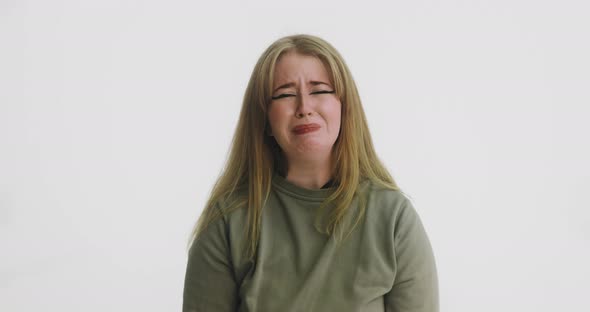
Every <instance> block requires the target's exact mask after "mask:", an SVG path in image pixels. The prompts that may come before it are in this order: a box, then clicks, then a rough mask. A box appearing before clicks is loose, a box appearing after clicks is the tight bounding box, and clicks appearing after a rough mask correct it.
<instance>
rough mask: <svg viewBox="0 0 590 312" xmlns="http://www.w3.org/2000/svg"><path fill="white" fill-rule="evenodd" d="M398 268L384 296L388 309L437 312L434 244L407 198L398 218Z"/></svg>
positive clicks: (392, 311)
mask: <svg viewBox="0 0 590 312" xmlns="http://www.w3.org/2000/svg"><path fill="white" fill-rule="evenodd" d="M393 232H394V233H393V235H394V250H395V260H396V263H397V271H396V276H395V280H394V283H393V287H392V289H391V291H390V292H389V293H387V294H386V295H385V297H384V299H385V311H387V312H438V311H439V297H438V277H437V269H436V265H435V261H434V254H433V251H432V246H431V244H430V241H429V239H428V236H427V234H426V231H425V230H424V226H423V225H422V222H421V220H420V217H419V216H418V213H417V212H416V210H415V209H414V207H413V206H412V204H411V202H410V201H409V200H408V199H406V200H405V202H404V203H403V204H402V206H401V209H400V211H399V212H398V215H397V217H396V220H395V227H394V230H393Z"/></svg>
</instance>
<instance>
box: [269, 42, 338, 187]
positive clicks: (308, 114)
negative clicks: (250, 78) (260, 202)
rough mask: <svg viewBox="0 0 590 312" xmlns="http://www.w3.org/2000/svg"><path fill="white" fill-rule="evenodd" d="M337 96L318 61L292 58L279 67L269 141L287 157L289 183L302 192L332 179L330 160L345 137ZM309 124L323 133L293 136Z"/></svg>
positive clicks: (296, 55) (289, 55) (290, 55)
mask: <svg viewBox="0 0 590 312" xmlns="http://www.w3.org/2000/svg"><path fill="white" fill-rule="evenodd" d="M320 82H321V83H320ZM286 84H290V85H287V86H285V85H286ZM333 91H334V87H333V84H332V82H331V81H330V75H329V74H328V71H327V69H326V68H325V66H324V65H323V63H322V62H321V61H320V60H319V59H318V58H316V57H314V56H308V55H302V54H299V53H296V52H287V53H286V54H284V55H282V56H281V58H280V59H279V61H278V62H277V64H276V66H275V72H274V81H273V94H272V97H273V99H272V100H271V103H270V105H269V110H268V119H269V123H270V132H271V133H270V134H269V135H271V136H274V138H275V140H276V141H277V143H278V144H279V146H280V147H281V149H282V150H283V152H284V154H285V155H286V158H287V176H286V177H285V178H286V179H287V181H290V182H291V183H293V184H295V185H297V186H300V187H303V188H307V189H319V188H321V187H322V186H323V185H324V184H326V183H327V182H328V181H329V180H330V179H331V177H332V172H330V168H332V167H331V165H332V164H331V157H330V155H331V153H332V147H333V146H334V142H335V141H336V139H337V138H338V135H339V133H340V121H341V120H340V118H341V109H342V104H341V103H340V100H339V99H338V97H337V96H336V94H335V93H334V92H333ZM328 92H331V93H328ZM309 123H315V124H317V125H319V129H318V130H317V131H313V132H307V133H305V134H297V133H296V132H294V131H293V129H294V127H295V126H298V125H302V124H309Z"/></svg>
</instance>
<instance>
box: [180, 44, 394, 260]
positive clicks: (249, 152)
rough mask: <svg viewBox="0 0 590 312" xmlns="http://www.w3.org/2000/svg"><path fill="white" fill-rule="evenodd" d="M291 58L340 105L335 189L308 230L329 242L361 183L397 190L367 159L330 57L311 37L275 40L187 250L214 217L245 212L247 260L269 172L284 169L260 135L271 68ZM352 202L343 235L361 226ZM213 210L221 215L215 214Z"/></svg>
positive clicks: (355, 102) (349, 84) (344, 80)
mask: <svg viewBox="0 0 590 312" xmlns="http://www.w3.org/2000/svg"><path fill="white" fill-rule="evenodd" d="M291 51H294V52H297V53H299V54H303V55H311V56H315V57H317V58H318V59H319V60H320V61H321V62H322V63H323V64H324V66H325V67H326V69H327V70H328V73H329V75H330V76H331V79H332V83H333V85H334V89H335V93H336V95H337V96H338V97H339V99H340V102H341V103H342V106H341V107H342V112H341V119H342V121H341V129H340V134H339V137H338V138H337V140H336V142H335V143H334V147H333V149H332V157H333V161H332V163H333V164H334V166H333V168H332V169H333V170H332V172H333V177H332V179H333V181H334V182H335V184H336V185H337V187H335V190H334V192H333V193H331V195H330V196H329V197H328V198H327V199H326V200H324V202H322V203H321V205H320V207H319V208H318V216H319V213H320V212H321V211H323V210H324V209H326V207H330V209H329V210H328V215H327V219H326V220H327V222H325V224H323V227H322V226H320V225H318V223H317V222H316V224H315V226H316V229H317V230H318V231H320V232H321V233H325V234H327V235H332V234H334V233H335V232H336V229H338V228H340V227H339V226H340V225H341V224H342V222H343V218H344V216H345V215H346V214H347V212H348V210H349V207H350V206H351V203H352V201H353V199H354V197H355V196H356V195H361V194H360V193H359V192H358V187H359V185H360V183H361V182H362V181H363V180H366V179H368V180H370V181H372V182H373V183H375V184H376V185H378V186H381V187H383V188H386V189H392V190H399V188H398V186H397V184H396V183H395V181H394V180H393V178H392V176H391V175H390V173H389V172H388V170H387V169H386V168H385V166H384V165H383V164H382V163H381V161H380V160H379V159H378V157H377V155H376V153H375V149H374V147H373V143H372V140H371V135H370V133H369V128H368V125H367V120H366V117H365V113H364V111H363V108H362V104H361V100H360V97H359V94H358V91H357V88H356V85H355V83H354V80H353V78H352V75H351V73H350V71H349V69H348V67H347V66H346V64H345V62H344V60H343V58H342V57H341V56H340V54H339V53H338V51H336V49H335V48H334V47H332V45H330V44H329V43H328V42H326V41H325V40H323V39H321V38H318V37H316V36H312V35H305V34H300V35H292V36H287V37H283V38H280V39H278V40H276V41H275V42H274V43H272V44H271V45H270V46H269V47H268V48H267V49H266V50H265V51H264V53H262V55H261V56H260V58H259V59H258V62H257V63H256V66H255V67H254V70H253V72H252V75H251V77H250V81H249V83H248V86H247V88H246V92H245V94H244V99H243V104H242V109H241V112H240V116H239V120H238V124H237V127H236V129H235V134H234V136H233V139H232V143H231V150H230V154H229V158H228V159H227V162H226V165H225V168H224V169H223V171H222V173H221V175H220V176H219V178H218V179H217V182H216V183H215V185H214V186H213V189H212V191H211V195H210V197H209V199H208V201H207V203H206V205H205V209H204V210H203V212H202V214H201V216H200V217H199V220H198V221H197V223H196V224H195V227H194V228H193V231H192V236H191V241H190V242H189V248H190V245H192V243H193V242H194V240H195V239H196V238H197V237H198V236H199V234H200V233H202V231H203V230H204V229H205V228H206V227H207V226H208V225H209V224H211V223H212V222H213V221H215V220H216V219H217V218H219V217H221V216H223V215H224V214H227V213H229V212H231V211H233V210H235V209H239V208H245V209H247V216H248V220H247V227H246V228H245V231H246V233H245V234H246V235H245V236H244V243H245V244H244V245H243V246H244V248H245V249H247V250H245V251H246V252H247V257H248V258H249V259H254V256H255V254H256V247H257V244H258V238H259V234H260V224H261V216H262V209H263V207H264V205H265V202H266V200H267V198H268V196H269V194H270V189H271V182H272V181H271V180H272V176H273V172H274V171H275V170H281V167H282V166H284V162H283V160H282V159H283V157H282V155H281V151H280V148H278V144H277V143H276V141H275V140H274V137H272V136H268V135H265V131H266V130H267V127H268V119H267V107H268V104H269V103H270V97H271V96H272V87H273V79H274V78H273V74H274V68H275V65H276V63H277V61H278V60H279V58H280V57H281V56H282V55H283V54H284V53H286V52H291ZM361 197H362V196H361ZM221 202H223V204H220V203H221ZM359 203H360V205H359V207H360V210H359V211H358V214H357V217H356V219H355V222H354V225H353V226H352V227H350V230H349V234H350V233H351V232H352V230H353V229H354V227H356V225H357V224H358V222H359V221H360V220H361V219H362V217H363V215H364V211H365V209H366V203H365V201H364V200H363V201H360V202H359ZM221 206H223V210H222V209H220V208H219V207H221ZM316 220H317V219H316ZM339 233H340V235H339V236H338V239H337V241H338V242H341V241H342V240H343V239H342V231H341V230H340V231H339ZM332 236H333V237H334V235H332Z"/></svg>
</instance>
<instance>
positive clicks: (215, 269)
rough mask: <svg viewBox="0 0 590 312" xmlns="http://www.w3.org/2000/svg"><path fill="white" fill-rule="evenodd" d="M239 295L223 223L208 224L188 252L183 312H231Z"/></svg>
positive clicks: (234, 308)
mask: <svg viewBox="0 0 590 312" xmlns="http://www.w3.org/2000/svg"><path fill="white" fill-rule="evenodd" d="M237 303H238V294H237V286H236V282H235V280H234V275H233V269H232V264H231V260H230V257H229V243H228V238H227V232H226V228H225V221H224V219H223V218H219V219H217V220H215V221H213V223H211V224H210V225H209V226H208V227H207V228H205V230H204V231H203V232H202V233H201V235H199V237H198V238H197V239H196V240H195V241H194V242H193V244H192V245H191V247H190V249H189V254H188V262H187V266H186V275H185V280H184V293H183V303H182V311H183V312H209V311H219V312H230V311H231V312H234V311H236V310H237Z"/></svg>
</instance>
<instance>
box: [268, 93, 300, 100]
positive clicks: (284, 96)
mask: <svg viewBox="0 0 590 312" xmlns="http://www.w3.org/2000/svg"><path fill="white" fill-rule="evenodd" d="M289 96H295V94H280V95H277V96H273V97H271V99H273V100H278V99H282V98H286V97H289Z"/></svg>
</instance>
